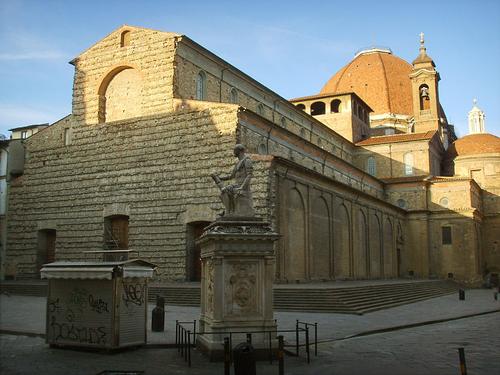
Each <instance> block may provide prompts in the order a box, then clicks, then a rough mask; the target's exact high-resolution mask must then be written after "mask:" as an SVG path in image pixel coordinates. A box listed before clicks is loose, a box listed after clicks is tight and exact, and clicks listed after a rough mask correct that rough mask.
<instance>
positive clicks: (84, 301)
mask: <svg viewBox="0 0 500 375" xmlns="http://www.w3.org/2000/svg"><path fill="white" fill-rule="evenodd" d="M88 295H89V292H88V291H87V290H86V289H82V288H74V289H73V291H72V292H71V295H70V297H69V303H70V305H71V306H72V307H73V308H74V309H75V310H78V311H80V312H82V311H83V310H86V309H87V305H88Z"/></svg>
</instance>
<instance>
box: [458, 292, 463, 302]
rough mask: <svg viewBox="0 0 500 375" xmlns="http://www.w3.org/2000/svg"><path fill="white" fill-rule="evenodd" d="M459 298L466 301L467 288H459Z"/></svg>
mask: <svg viewBox="0 0 500 375" xmlns="http://www.w3.org/2000/svg"><path fill="white" fill-rule="evenodd" d="M458 299H459V300H460V301H464V300H465V290H463V289H459V290H458Z"/></svg>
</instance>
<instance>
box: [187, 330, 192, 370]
mask: <svg viewBox="0 0 500 375" xmlns="http://www.w3.org/2000/svg"><path fill="white" fill-rule="evenodd" d="M187 335H188V339H187V352H188V366H189V367H191V331H187Z"/></svg>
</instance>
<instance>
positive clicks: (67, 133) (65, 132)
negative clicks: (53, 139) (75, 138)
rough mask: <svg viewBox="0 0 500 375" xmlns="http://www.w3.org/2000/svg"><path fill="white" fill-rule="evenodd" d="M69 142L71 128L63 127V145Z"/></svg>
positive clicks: (67, 144)
mask: <svg viewBox="0 0 500 375" xmlns="http://www.w3.org/2000/svg"><path fill="white" fill-rule="evenodd" d="M70 144H71V129H70V128H65V129H64V145H65V146H69V145H70Z"/></svg>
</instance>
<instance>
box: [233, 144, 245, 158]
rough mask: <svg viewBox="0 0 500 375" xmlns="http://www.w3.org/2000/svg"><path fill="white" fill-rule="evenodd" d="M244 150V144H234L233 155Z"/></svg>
mask: <svg viewBox="0 0 500 375" xmlns="http://www.w3.org/2000/svg"><path fill="white" fill-rule="evenodd" d="M244 152H245V146H243V145H242V144H240V143H238V144H237V145H236V146H234V156H238V155H240V154H242V153H244Z"/></svg>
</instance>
